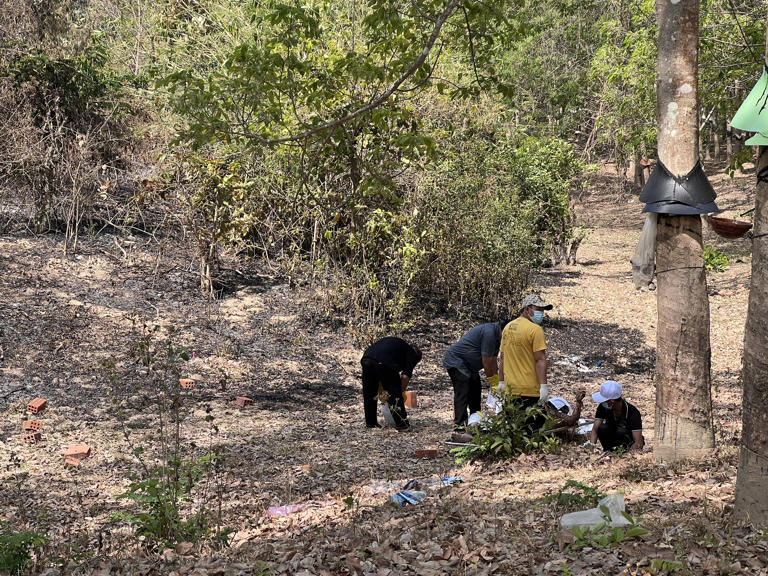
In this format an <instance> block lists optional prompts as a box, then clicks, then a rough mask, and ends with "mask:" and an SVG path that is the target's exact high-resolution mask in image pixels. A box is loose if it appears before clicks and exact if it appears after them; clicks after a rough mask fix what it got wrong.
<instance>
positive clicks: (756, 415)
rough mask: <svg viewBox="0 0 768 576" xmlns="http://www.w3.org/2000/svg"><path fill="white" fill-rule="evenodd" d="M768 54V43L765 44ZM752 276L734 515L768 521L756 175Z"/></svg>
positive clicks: (763, 192)
mask: <svg viewBox="0 0 768 576" xmlns="http://www.w3.org/2000/svg"><path fill="white" fill-rule="evenodd" d="M766 54H768V46H766ZM766 169H768V148H766V147H765V146H761V147H760V150H759V152H758V160H757V173H758V174H760V172H762V171H763V170H766ZM753 234H754V237H753V241H752V277H751V280H750V286H749V307H748V309H747V325H746V328H745V331H744V354H743V358H744V360H743V365H742V369H741V379H742V382H743V383H744V397H743V399H742V417H741V418H742V421H741V451H740V454H739V470H738V473H737V476H736V500H735V502H734V507H733V512H734V515H735V516H736V518H739V519H740V520H746V521H749V522H752V523H753V524H755V525H756V526H759V527H761V528H765V527H768V410H766V406H768V322H766V321H765V311H766V306H768V236H767V235H766V234H768V183H766V182H761V181H760V179H759V178H758V181H757V193H756V198H755V216H754V231H753Z"/></svg>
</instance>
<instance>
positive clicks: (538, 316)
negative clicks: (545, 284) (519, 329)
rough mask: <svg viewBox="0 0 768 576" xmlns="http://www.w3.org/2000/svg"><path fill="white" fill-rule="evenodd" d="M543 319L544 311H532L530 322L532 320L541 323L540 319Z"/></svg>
mask: <svg viewBox="0 0 768 576" xmlns="http://www.w3.org/2000/svg"><path fill="white" fill-rule="evenodd" d="M543 319H544V312H542V311H541V310H534V311H533V316H532V317H531V322H533V323H534V324H539V325H541V321H542V320H543Z"/></svg>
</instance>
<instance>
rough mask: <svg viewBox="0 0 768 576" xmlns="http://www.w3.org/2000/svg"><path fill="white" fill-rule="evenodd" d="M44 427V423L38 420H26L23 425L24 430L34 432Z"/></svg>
mask: <svg viewBox="0 0 768 576" xmlns="http://www.w3.org/2000/svg"><path fill="white" fill-rule="evenodd" d="M42 427H43V425H42V423H40V422H38V421H37V420H25V421H24V422H22V423H21V429H22V430H32V431H33V432H37V431H38V430H40V428H42Z"/></svg>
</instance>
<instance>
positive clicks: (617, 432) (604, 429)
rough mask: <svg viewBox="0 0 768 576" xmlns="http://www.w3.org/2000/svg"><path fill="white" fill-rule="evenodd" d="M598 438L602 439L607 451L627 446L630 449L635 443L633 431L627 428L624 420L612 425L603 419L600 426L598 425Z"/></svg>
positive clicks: (601, 442) (601, 441) (604, 448)
mask: <svg viewBox="0 0 768 576" xmlns="http://www.w3.org/2000/svg"><path fill="white" fill-rule="evenodd" d="M597 438H598V440H600V444H601V445H602V446H603V450H605V451H606V452H607V451H609V450H615V449H616V448H625V449H627V450H628V449H629V448H630V446H632V444H634V443H635V439H634V438H633V437H632V432H630V431H629V430H627V427H626V425H625V424H623V422H622V423H619V424H614V425H613V426H611V425H610V424H609V423H608V422H606V421H605V420H603V421H602V422H601V423H600V426H598V427H597Z"/></svg>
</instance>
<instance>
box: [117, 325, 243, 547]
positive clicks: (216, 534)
mask: <svg viewBox="0 0 768 576" xmlns="http://www.w3.org/2000/svg"><path fill="white" fill-rule="evenodd" d="M158 331H159V329H158V328H157V327H155V328H153V329H148V328H146V327H145V328H144V331H143V334H142V336H141V337H140V339H139V343H138V345H137V347H136V356H137V357H138V359H139V360H140V362H141V364H142V365H143V366H144V367H145V368H146V373H148V374H149V377H150V378H151V381H152V385H151V386H149V387H147V388H146V390H148V391H149V392H150V393H149V394H148V396H149V397H150V398H151V401H152V404H154V405H155V408H156V409H157V415H156V416H157V422H158V434H157V436H156V438H157V441H156V443H155V445H153V446H149V447H148V448H149V449H145V448H144V447H143V446H136V445H134V444H133V442H132V441H131V438H130V433H129V431H128V429H127V427H126V426H125V425H123V435H124V437H125V439H126V441H127V442H128V445H129V446H130V447H131V448H132V450H133V455H134V457H135V458H136V460H137V462H138V464H139V470H138V471H137V472H134V473H132V474H130V475H129V478H130V480H131V483H130V485H129V486H128V489H127V490H126V491H125V492H123V493H122V494H120V495H118V496H117V498H118V499H119V500H130V501H133V502H135V503H136V504H138V506H139V508H140V510H141V511H140V512H121V513H118V514H114V515H113V516H112V520H113V521H120V520H123V521H127V522H129V523H131V524H132V525H133V526H134V527H135V529H136V534H137V535H139V536H142V537H143V538H144V539H145V541H146V542H147V544H148V546H149V547H151V548H154V549H163V548H166V547H172V546H173V545H174V544H176V543H177V542H198V541H200V540H204V539H206V538H209V537H210V538H211V540H212V541H213V542H214V543H216V544H222V545H226V544H227V542H228V535H229V534H230V533H231V530H229V529H227V528H223V527H222V526H221V506H220V505H219V507H218V514H217V513H214V512H212V510H211V508H210V504H211V501H212V500H213V499H214V498H218V500H219V504H220V501H221V497H222V495H223V486H222V483H221V482H218V483H217V479H220V477H221V474H222V470H223V463H224V460H223V458H222V457H221V455H220V454H219V453H218V452H217V451H216V450H215V449H214V448H213V445H212V442H211V446H209V447H208V449H207V451H206V453H205V454H203V455H199V454H189V453H188V452H186V451H185V449H184V445H185V443H184V442H183V438H182V428H181V424H182V421H183V420H184V419H185V418H186V414H185V412H184V410H183V407H184V392H183V390H182V388H181V387H180V384H179V378H180V376H181V373H182V369H181V366H182V365H183V364H182V363H183V362H185V361H186V360H188V359H189V354H188V352H187V350H186V349H185V348H184V347H182V346H177V345H176V344H175V343H174V341H173V337H174V332H173V330H170V332H169V335H168V336H166V337H165V338H161V337H159V336H158ZM110 378H111V380H112V385H113V387H114V386H116V383H117V382H116V380H117V376H116V375H115V373H114V372H112V373H111V374H110ZM113 398H115V401H116V397H113ZM206 412H207V415H206V417H205V421H206V422H208V423H209V425H210V429H211V439H213V436H214V435H215V434H216V433H217V432H218V429H217V427H216V425H215V424H213V415H212V414H211V412H212V410H211V407H210V406H207V407H206ZM118 415H119V417H120V418H121V422H122V423H123V424H125V421H124V420H125V415H124V413H123V412H122V411H118Z"/></svg>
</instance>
